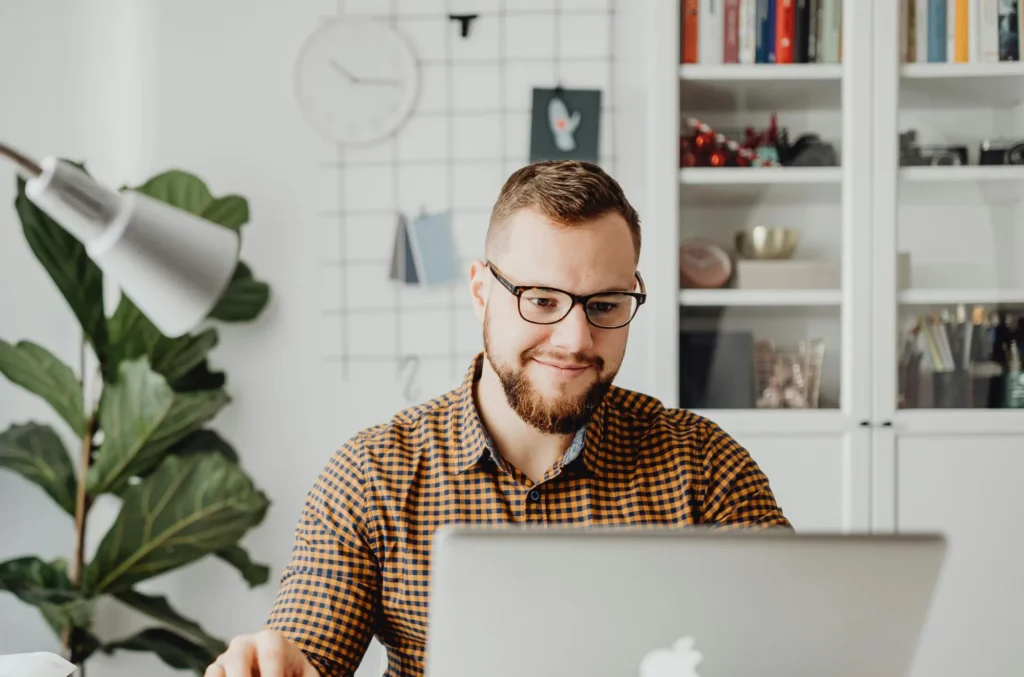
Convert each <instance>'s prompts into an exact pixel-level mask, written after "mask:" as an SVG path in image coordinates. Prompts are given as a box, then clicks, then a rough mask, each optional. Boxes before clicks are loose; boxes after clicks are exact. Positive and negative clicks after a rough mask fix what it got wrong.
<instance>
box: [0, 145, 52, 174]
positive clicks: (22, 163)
mask: <svg viewBox="0 0 1024 677" xmlns="http://www.w3.org/2000/svg"><path fill="white" fill-rule="evenodd" d="M0 156H3V157H5V158H7V159H8V160H10V161H11V162H13V163H14V164H16V165H18V166H19V167H21V168H22V169H23V170H25V171H26V172H27V173H28V174H29V175H30V176H32V177H36V176H39V175H40V174H42V173H43V170H42V168H41V167H40V166H39V165H38V164H36V162H35V161H34V160H32V159H30V158H28V157H26V156H24V155H22V154H21V153H19V152H18V151H16V150H14V149H13V148H11V147H10V146H7V145H5V144H4V143H3V142H0Z"/></svg>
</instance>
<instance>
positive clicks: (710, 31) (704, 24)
mask: <svg viewBox="0 0 1024 677" xmlns="http://www.w3.org/2000/svg"><path fill="white" fill-rule="evenodd" d="M723 2H724V0H700V11H699V12H698V24H699V25H698V29H697V45H698V51H699V52H700V54H699V57H700V63H702V64H708V65H718V64H721V63H722V57H723V51H722V48H723V45H722V24H723V22H722V4H723Z"/></svg>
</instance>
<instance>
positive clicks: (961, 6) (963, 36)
mask: <svg viewBox="0 0 1024 677" xmlns="http://www.w3.org/2000/svg"><path fill="white" fill-rule="evenodd" d="M953 17H954V24H953V46H954V48H953V61H955V62H956V63H967V62H968V60H969V59H970V58H971V45H970V41H969V39H968V36H969V35H970V29H969V28H968V23H967V22H968V20H969V18H970V12H969V11H968V9H967V0H955V2H954V10H953Z"/></svg>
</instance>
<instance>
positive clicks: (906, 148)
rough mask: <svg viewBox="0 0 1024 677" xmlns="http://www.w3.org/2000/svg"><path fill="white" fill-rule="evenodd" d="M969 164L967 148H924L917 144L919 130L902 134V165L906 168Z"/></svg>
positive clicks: (946, 146)
mask: <svg viewBox="0 0 1024 677" xmlns="http://www.w3.org/2000/svg"><path fill="white" fill-rule="evenodd" d="M966 164H967V146H958V145H932V146H922V145H921V144H919V143H918V142H917V130H916V129H911V130H908V131H906V132H903V133H901V134H900V165H901V166H904V167H920V166H933V165H934V166H951V165H966Z"/></svg>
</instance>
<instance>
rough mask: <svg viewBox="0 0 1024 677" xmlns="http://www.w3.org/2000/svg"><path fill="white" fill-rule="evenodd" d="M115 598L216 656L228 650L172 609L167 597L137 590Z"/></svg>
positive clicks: (127, 591)
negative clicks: (169, 627) (146, 593)
mask: <svg viewBox="0 0 1024 677" xmlns="http://www.w3.org/2000/svg"><path fill="white" fill-rule="evenodd" d="M114 596H115V597H117V599H119V600H121V602H123V603H124V604H127V605H128V606H130V607H132V608H133V609H135V610H137V611H141V612H142V613H144V614H146V615H147V616H150V617H152V618H155V619H156V620H158V621H160V622H162V623H165V624H167V625H169V626H171V627H172V628H174V629H175V630H177V631H178V632H180V633H182V634H183V635H185V636H187V637H188V638H189V639H190V640H192V641H194V642H195V643H196V644H199V645H200V646H202V647H204V648H206V649H208V650H209V651H211V652H213V653H214V654H215V655H216V654H219V653H221V652H222V651H224V650H225V649H226V648H227V646H226V645H225V644H224V642H222V641H221V640H219V639H217V638H216V637H212V636H211V635H209V634H207V632H206V631H205V630H203V629H202V627H200V626H199V624H198V623H196V622H195V621H192V620H189V619H188V618H185V617H184V616H182V615H181V614H179V613H178V612H177V611H175V610H174V609H172V608H171V605H170V604H169V603H168V602H167V598H166V597H162V596H151V595H144V594H142V593H141V592H137V591H135V590H123V591H121V592H119V593H117V594H116V595H114Z"/></svg>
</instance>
